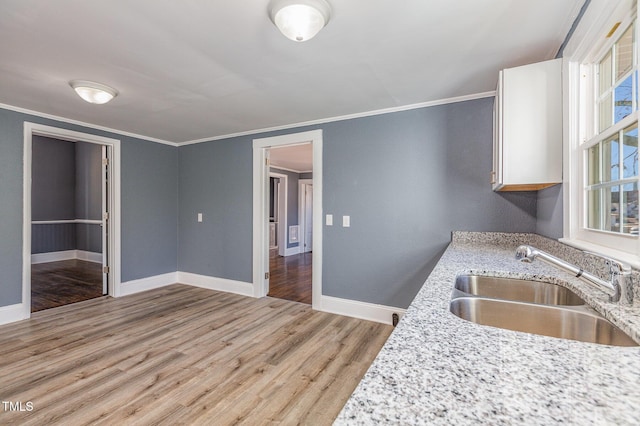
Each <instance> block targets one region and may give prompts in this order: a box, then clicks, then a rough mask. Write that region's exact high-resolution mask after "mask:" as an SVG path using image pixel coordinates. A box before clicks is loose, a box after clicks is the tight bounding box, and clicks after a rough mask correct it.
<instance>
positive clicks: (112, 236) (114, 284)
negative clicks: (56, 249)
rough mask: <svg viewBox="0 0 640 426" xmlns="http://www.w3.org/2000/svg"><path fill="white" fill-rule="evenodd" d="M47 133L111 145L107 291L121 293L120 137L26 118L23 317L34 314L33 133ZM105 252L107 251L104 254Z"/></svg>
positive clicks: (115, 295)
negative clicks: (28, 120)
mask: <svg viewBox="0 0 640 426" xmlns="http://www.w3.org/2000/svg"><path fill="white" fill-rule="evenodd" d="M34 135H37V136H45V137H50V138H55V139H59V140H65V141H69V142H87V143H93V144H98V145H102V146H108V147H110V151H111V159H110V161H111V164H109V166H110V176H109V177H110V180H109V183H108V185H109V189H110V191H108V200H107V202H108V203H109V207H110V209H109V220H108V221H107V226H108V229H107V235H108V239H109V241H108V246H109V250H108V251H109V252H108V253H107V258H108V259H109V261H110V263H109V265H108V266H109V277H108V281H109V282H108V286H107V287H108V294H109V295H111V296H114V297H118V296H119V295H120V279H121V276H120V274H121V268H120V261H121V259H120V252H121V235H120V229H121V223H120V158H121V151H120V140H118V139H113V138H107V137H103V136H96V135H93V134H90V133H82V132H76V131H73V130H67V129H62V128H58V127H52V126H46V125H43V124H37V123H31V122H27V121H25V122H24V157H23V195H22V200H23V201H22V204H23V218H22V224H23V229H22V304H23V309H24V316H23V318H30V317H31V221H32V218H31V179H32V171H33V164H32V158H33V136H34ZM103 255H104V254H103Z"/></svg>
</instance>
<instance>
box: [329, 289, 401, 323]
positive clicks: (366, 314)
mask: <svg viewBox="0 0 640 426" xmlns="http://www.w3.org/2000/svg"><path fill="white" fill-rule="evenodd" d="M319 310H320V311H323V312H328V313H331V314H338V315H344V316H347V317H353V318H359V319H363V320H368V321H374V322H379V323H383V324H393V314H398V317H399V318H402V317H403V316H404V314H405V312H406V309H401V308H394V307H392V306H385V305H377V304H375V303H367V302H359V301H357V300H349V299H341V298H338V297H332V296H325V295H322V299H321V301H320V309H319Z"/></svg>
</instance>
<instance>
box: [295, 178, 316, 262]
mask: <svg viewBox="0 0 640 426" xmlns="http://www.w3.org/2000/svg"><path fill="white" fill-rule="evenodd" d="M309 185H311V188H312V192H311V199H313V179H299V180H298V223H299V224H300V231H299V238H298V240H299V241H300V253H306V252H309V251H311V250H312V249H313V246H312V247H311V248H309V249H308V250H307V220H306V216H307V200H306V197H305V194H306V191H305V188H306V187H307V186H309ZM311 210H312V211H311V221H312V223H313V205H312V207H311ZM311 228H312V229H311V233H312V234H313V226H312V227H311ZM311 244H313V238H312V240H311Z"/></svg>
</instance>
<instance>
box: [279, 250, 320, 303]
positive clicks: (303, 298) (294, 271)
mask: <svg viewBox="0 0 640 426" xmlns="http://www.w3.org/2000/svg"><path fill="white" fill-rule="evenodd" d="M311 258H312V255H311V252H307V253H300V254H294V255H292V256H286V257H283V256H279V255H278V253H277V251H276V250H274V249H271V250H270V251H269V296H271V297H277V298H278V299H285V300H291V301H293V302H302V303H307V304H311V293H312V291H311Z"/></svg>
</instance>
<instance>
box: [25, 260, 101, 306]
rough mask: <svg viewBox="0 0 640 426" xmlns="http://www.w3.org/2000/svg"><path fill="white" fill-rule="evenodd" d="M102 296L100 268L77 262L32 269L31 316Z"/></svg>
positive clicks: (57, 263)
mask: <svg viewBox="0 0 640 426" xmlns="http://www.w3.org/2000/svg"><path fill="white" fill-rule="evenodd" d="M100 296H102V265H101V264H99V263H94V262H87V261H83V260H79V259H72V260H63V261H59V262H47V263H37V264H34V265H31V312H37V311H42V310H44V309H51V308H55V307H57V306H63V305H68V304H70V303H76V302H82V301H84V300H89V299H93V298H95V297H100Z"/></svg>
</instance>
